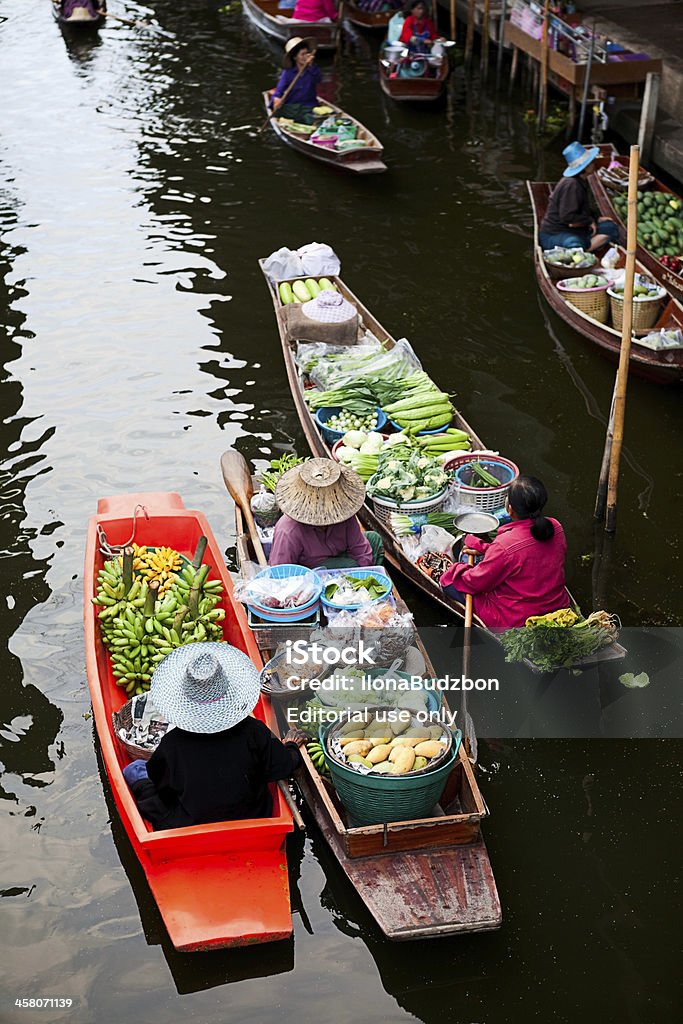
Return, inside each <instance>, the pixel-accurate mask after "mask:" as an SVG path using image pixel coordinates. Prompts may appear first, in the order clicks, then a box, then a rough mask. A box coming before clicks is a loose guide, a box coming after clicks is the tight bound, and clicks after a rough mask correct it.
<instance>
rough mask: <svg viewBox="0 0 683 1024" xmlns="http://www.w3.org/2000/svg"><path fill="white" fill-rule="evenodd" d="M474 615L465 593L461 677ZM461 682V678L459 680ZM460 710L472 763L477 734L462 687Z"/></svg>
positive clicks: (466, 668)
mask: <svg viewBox="0 0 683 1024" xmlns="http://www.w3.org/2000/svg"><path fill="white" fill-rule="evenodd" d="M467 564H468V565H474V555H468V556H467ZM473 615H474V605H473V600H472V595H471V594H465V634H464V637H463V646H462V679H463V680H464V678H465V676H466V675H467V674H468V672H469V670H470V644H471V641H472V618H473ZM461 682H462V680H461ZM460 711H461V714H462V734H463V735H462V739H463V743H464V744H465V752H466V754H467V756H468V757H469V759H470V761H472V762H473V763H475V762H476V760H477V734H476V733H475V731H474V722H473V721H472V716H471V715H470V713H469V711H468V710H467V692H466V690H465V689H464V688H463V690H462V700H461V703H460Z"/></svg>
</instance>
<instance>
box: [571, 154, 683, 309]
mask: <svg viewBox="0 0 683 1024" xmlns="http://www.w3.org/2000/svg"><path fill="white" fill-rule="evenodd" d="M600 150H601V152H600V155H599V156H598V158H597V160H596V171H597V169H598V168H600V167H606V166H607V165H608V164H610V163H611V162H612V161H616V162H617V163H619V164H621V166H622V167H625V168H626V169H627V170H628V165H629V158H628V157H627V156H620V155H619V154H618V153H617V152H616V151H614V150H613V149H612V147H611V146H600ZM652 177H653V178H654V175H652ZM588 180H589V182H590V186H591V189H592V191H593V195H594V196H595V201H596V203H597V205H598V209H599V210H600V214H601V216H602V217H611V219H612V220H614V221H616V223H617V224H618V225H619V227H620V229H621V241H622V242H625V241H626V224H625V223H624V221H623V220H622V218H621V216H620V214H619V213H618V212H617V209H616V207H615V206H614V203H613V202H612V195H611V192H610V191H609V190H608V188H606V186H605V184H604V183H603V182H602V181H601V180H600V177H599V175H598V174H597V173H596V174H591V175H590V177H589V179H588ZM647 191H652V192H665V193H666V194H667V195H669V196H671V198H672V199H675V200H678V202H679V203H681V206H680V208H679V209H683V199H682V198H681V196H679V195H677V194H676V193H675V192H674V191H673V190H672V189H670V188H668V187H667V186H666V185H665V184H664V183H663V182H661V181H659V180H658V179H657V178H654V180H653V182H652V184H651V186H650V187H649V188H648V190H647ZM636 255H637V256H638V259H639V260H640V262H641V263H642V264H643V266H644V267H645V269H646V270H647V271H649V273H650V274H651V275H652V276H653V277H654V278H655V279H656V280H658V281H659V282H660V283H661V284H663V285H664V287H665V288H666V289H667V290H668V291H669V292H670V293H671V294H672V295H673V296H674V297H675V298H677V299H681V300H683V277H681V275H680V274H675V273H674V272H673V271H672V270H669V269H668V268H667V267H665V266H664V264H663V263H661V262H660V261H659V259H658V258H657V257H656V256H655V255H654V254H653V253H651V252H649V251H648V250H647V249H646V248H645V247H644V246H643V245H641V244H640V242H639V243H638V246H637V248H636ZM680 255H683V253H681V254H680Z"/></svg>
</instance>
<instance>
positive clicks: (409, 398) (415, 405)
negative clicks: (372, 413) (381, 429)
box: [382, 374, 455, 434]
mask: <svg viewBox="0 0 683 1024" xmlns="http://www.w3.org/2000/svg"><path fill="white" fill-rule="evenodd" d="M424 377H426V379H424V378H423V379H420V380H416V381H414V383H410V382H409V381H405V382H404V385H403V388H402V389H401V394H402V395H403V396H404V397H402V398H399V399H398V401H395V402H391V403H387V404H383V405H382V408H383V409H384V412H385V413H386V414H387V416H388V417H389V419H390V420H391V421H392V423H397V424H398V426H399V427H401V428H402V429H403V430H409V431H410V433H411V434H418V433H420V431H421V430H436V429H437V428H438V427H447V426H448V425H449V423H450V422H451V420H452V419H453V413H454V411H455V410H454V409H453V405H452V404H451V399H450V396H449V395H447V394H446V393H445V392H444V391H440V390H439V388H437V386H436V384H434V382H433V381H432V380H430V378H429V377H427V376H426V374H425V375H424Z"/></svg>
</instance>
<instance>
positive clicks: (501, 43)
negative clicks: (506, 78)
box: [496, 0, 508, 89]
mask: <svg viewBox="0 0 683 1024" xmlns="http://www.w3.org/2000/svg"><path fill="white" fill-rule="evenodd" d="M507 11H508V3H507V0H503V6H502V8H501V12H500V24H499V25H498V56H497V59H496V89H500V73H501V70H502V67H503V51H504V50H505V19H506V18H507Z"/></svg>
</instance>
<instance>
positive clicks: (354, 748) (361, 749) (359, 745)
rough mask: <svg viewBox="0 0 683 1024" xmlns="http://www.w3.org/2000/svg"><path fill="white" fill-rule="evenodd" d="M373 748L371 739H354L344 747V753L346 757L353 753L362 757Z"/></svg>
mask: <svg viewBox="0 0 683 1024" xmlns="http://www.w3.org/2000/svg"><path fill="white" fill-rule="evenodd" d="M371 749H372V743H371V742H370V740H352V741H351V742H350V743H347V744H346V746H345V747H344V754H345V755H346V757H350V755H351V754H360V755H361V757H365V755H366V754H367V753H368V751H370V750H371Z"/></svg>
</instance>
